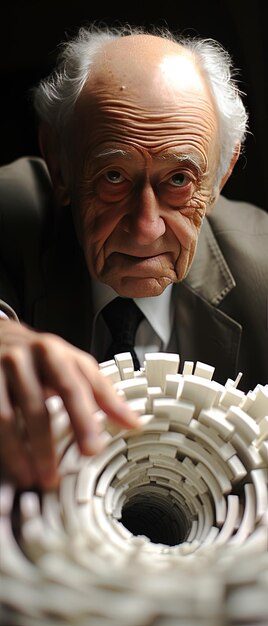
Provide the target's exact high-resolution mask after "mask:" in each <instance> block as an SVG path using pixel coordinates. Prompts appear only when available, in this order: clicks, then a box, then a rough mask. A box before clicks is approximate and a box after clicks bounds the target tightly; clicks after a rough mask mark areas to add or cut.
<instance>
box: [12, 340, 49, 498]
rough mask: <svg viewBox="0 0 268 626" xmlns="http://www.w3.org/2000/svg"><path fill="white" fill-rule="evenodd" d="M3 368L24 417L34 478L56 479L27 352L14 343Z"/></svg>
mask: <svg viewBox="0 0 268 626" xmlns="http://www.w3.org/2000/svg"><path fill="white" fill-rule="evenodd" d="M3 368H4V372H5V376H6V379H7V383H8V386H9V387H10V389H12V394H13V402H14V403H15V404H16V405H17V406H18V407H19V409H20V411H21V414H22V416H23V419H24V421H25V426H26V431H27V436H28V440H29V444H30V449H31V455H32V460H33V465H34V467H35V469H36V473H37V481H38V484H40V485H41V486H43V487H51V486H53V485H54V484H56V482H57V463H56V454H55V449H54V443H53V438H52V433H51V426H50V420H49V414H48V411H47V408H46V404H45V401H44V397H43V393H42V387H41V385H40V383H39V381H38V378H37V376H36V373H35V371H34V365H33V362H32V358H31V355H30V354H29V352H27V351H25V350H22V349H21V348H19V347H17V348H16V349H13V350H12V352H10V353H9V354H8V355H5V359H4V363H3Z"/></svg>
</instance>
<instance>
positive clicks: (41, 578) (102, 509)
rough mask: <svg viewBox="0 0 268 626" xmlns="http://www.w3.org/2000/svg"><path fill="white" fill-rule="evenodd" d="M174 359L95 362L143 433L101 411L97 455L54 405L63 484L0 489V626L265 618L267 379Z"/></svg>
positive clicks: (246, 622)
mask: <svg viewBox="0 0 268 626" xmlns="http://www.w3.org/2000/svg"><path fill="white" fill-rule="evenodd" d="M178 366H179V356H178V355H176V354H161V353H156V354H154V353H153V354H147V355H146V358H145V362H144V368H142V369H141V371H138V372H134V370H133V363H132V359H131V356H130V354H129V353H123V354H120V355H116V356H115V359H114V360H113V361H109V362H106V363H103V364H101V365H100V368H101V371H102V373H103V375H104V376H108V377H110V378H111V380H112V382H113V384H114V386H115V388H116V389H117V391H118V393H119V394H122V395H124V396H125V398H126V399H127V401H128V403H129V405H131V406H133V408H135V410H136V411H137V412H138V413H139V415H140V421H141V429H140V430H131V431H129V430H121V431H119V430H118V429H117V428H116V427H115V425H114V424H113V423H111V422H109V421H108V420H107V419H106V415H105V414H104V413H103V412H101V411H99V412H98V414H97V415H98V418H99V420H101V421H103V422H104V427H105V430H106V436H107V446H106V448H105V450H104V451H103V452H102V453H101V454H99V455H98V456H95V457H85V456H82V455H81V454H80V452H79V450H78V447H77V445H76V443H75V442H74V440H73V437H72V431H71V429H70V424H69V418H68V415H67V414H66V411H65V409H64V407H63V405H62V403H61V401H60V399H59V398H58V397H53V398H50V399H49V401H48V408H49V411H50V412H51V420H52V425H53V432H54V436H55V441H56V445H57V454H58V459H59V461H58V462H59V472H60V484H59V488H58V490H56V491H50V492H44V493H42V494H41V496H40V495H38V494H37V493H36V492H34V491H23V492H20V493H16V492H15V491H14V488H13V486H12V485H10V484H3V485H2V488H1V493H0V496H1V528H0V570H1V583H0V602H1V620H0V623H1V625H3V626H9V625H14V626H63V625H68V626H69V625H70V626H268V489H267V484H268V480H267V475H268V386H267V385H257V387H256V388H255V389H253V390H250V391H249V392H248V393H247V394H245V393H244V392H242V391H240V390H239V389H238V388H237V384H238V382H239V379H240V376H238V378H237V380H236V381H232V380H228V381H227V382H226V384H225V386H223V385H221V384H219V383H217V382H216V381H214V380H212V376H213V373H214V368H212V367H211V366H209V365H206V364H204V363H201V362H197V363H196V364H195V367H194V364H193V363H191V362H185V363H184V368H183V373H182V374H178V373H177V372H178Z"/></svg>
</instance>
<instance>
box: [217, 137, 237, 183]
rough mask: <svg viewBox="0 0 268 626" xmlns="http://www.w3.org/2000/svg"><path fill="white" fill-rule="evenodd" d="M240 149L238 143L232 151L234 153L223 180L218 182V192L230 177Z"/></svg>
mask: <svg viewBox="0 0 268 626" xmlns="http://www.w3.org/2000/svg"><path fill="white" fill-rule="evenodd" d="M240 148H241V146H240V143H238V144H237V146H236V147H235V150H234V153H233V156H232V160H231V162H230V165H229V167H228V170H227V172H226V174H224V176H223V178H222V179H221V182H220V185H219V191H220V192H221V190H222V189H223V187H224V185H225V183H226V182H227V180H228V178H229V177H230V176H231V173H232V171H233V169H234V166H235V164H236V161H237V159H238V157H239V154H240Z"/></svg>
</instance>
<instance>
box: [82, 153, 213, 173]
mask: <svg viewBox="0 0 268 626" xmlns="http://www.w3.org/2000/svg"><path fill="white" fill-rule="evenodd" d="M104 157H119V158H120V157H121V158H125V159H131V158H132V153H131V152H129V151H128V150H122V149H120V148H107V150H103V151H102V152H98V153H97V154H95V155H94V158H95V159H101V158H104ZM154 158H155V159H156V160H157V161H176V162H177V163H180V164H181V163H185V164H187V163H188V164H190V165H193V166H194V167H195V168H196V169H197V170H198V172H199V174H203V173H204V170H205V165H204V166H203V167H202V165H201V163H200V161H199V159H198V158H197V157H196V155H193V154H191V153H189V154H178V153H177V152H165V153H164V154H161V155H155V156H154Z"/></svg>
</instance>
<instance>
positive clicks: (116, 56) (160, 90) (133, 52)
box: [85, 34, 210, 106]
mask: <svg viewBox="0 0 268 626" xmlns="http://www.w3.org/2000/svg"><path fill="white" fill-rule="evenodd" d="M102 87H104V88H105V89H106V90H107V89H108V90H109V89H113V90H115V92H116V91H118V92H119V93H120V92H121V91H124V92H126V93H127V92H128V91H131V92H132V94H133V96H134V94H135V95H136V97H137V98H138V97H140V98H143V99H146V100H147V102H148V105H151V106H154V105H155V98H156V97H159V96H161V97H163V98H164V100H165V99H167V100H168V101H170V100H172V99H173V98H175V99H176V97H177V95H178V94H179V93H180V92H181V91H185V92H186V91H188V92H190V93H192V94H195V93H203V95H204V96H205V97H207V98H210V94H209V90H208V86H207V84H206V82H205V78H204V76H203V75H202V72H201V70H200V69H199V68H198V66H197V64H196V60H195V58H194V56H193V54H192V53H191V52H190V51H189V50H188V49H187V48H185V47H184V46H182V45H180V44H178V43H176V42H174V41H171V40H169V39H165V38H163V37H158V36H154V35H145V34H140V35H139V34H136V35H129V36H125V37H121V38H119V39H116V40H113V41H110V42H108V43H107V44H106V45H105V46H104V47H103V48H102V49H101V50H100V51H99V53H98V54H97V55H96V57H95V61H94V67H93V69H92V71H91V74H90V78H89V79H88V81H87V83H86V85H85V89H86V90H88V89H93V91H94V90H96V93H97V92H98V90H101V89H102Z"/></svg>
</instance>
